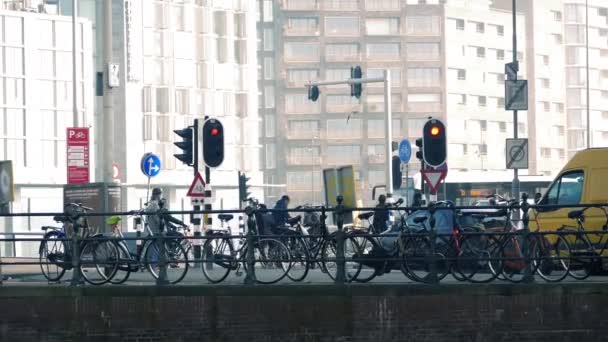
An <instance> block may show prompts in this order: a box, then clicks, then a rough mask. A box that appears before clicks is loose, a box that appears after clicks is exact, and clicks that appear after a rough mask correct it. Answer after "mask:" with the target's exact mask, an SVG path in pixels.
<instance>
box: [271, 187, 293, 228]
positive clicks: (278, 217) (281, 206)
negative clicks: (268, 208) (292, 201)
mask: <svg viewBox="0 0 608 342" xmlns="http://www.w3.org/2000/svg"><path fill="white" fill-rule="evenodd" d="M288 206H289V196H287V195H283V196H282V197H281V199H280V200H278V201H277V203H276V204H275V205H274V208H273V209H275V210H287V207H288ZM272 218H273V219H274V225H275V226H276V227H283V226H285V225H286V224H287V221H288V220H289V219H290V216H289V213H288V212H286V211H273V212H272Z"/></svg>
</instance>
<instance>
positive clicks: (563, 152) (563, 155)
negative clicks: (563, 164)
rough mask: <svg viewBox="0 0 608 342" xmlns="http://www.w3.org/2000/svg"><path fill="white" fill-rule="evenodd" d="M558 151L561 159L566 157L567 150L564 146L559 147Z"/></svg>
mask: <svg viewBox="0 0 608 342" xmlns="http://www.w3.org/2000/svg"><path fill="white" fill-rule="evenodd" d="M557 153H558V155H559V159H565V158H566V151H565V150H564V149H563V148H560V149H558V150H557Z"/></svg>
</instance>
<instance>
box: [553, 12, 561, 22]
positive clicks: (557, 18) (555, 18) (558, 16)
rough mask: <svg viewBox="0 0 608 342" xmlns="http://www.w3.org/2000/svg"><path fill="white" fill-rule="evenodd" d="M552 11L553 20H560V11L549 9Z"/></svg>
mask: <svg viewBox="0 0 608 342" xmlns="http://www.w3.org/2000/svg"><path fill="white" fill-rule="evenodd" d="M551 13H553V20H555V21H562V12H560V11H551Z"/></svg>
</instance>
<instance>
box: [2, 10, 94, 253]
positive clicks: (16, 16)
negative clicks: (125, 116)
mask: <svg viewBox="0 0 608 342" xmlns="http://www.w3.org/2000/svg"><path fill="white" fill-rule="evenodd" d="M0 32H2V33H1V34H0V56H2V58H0V160H12V162H13V174H14V182H15V201H14V202H13V203H12V210H13V212H59V211H61V210H62V209H63V192H62V189H63V184H65V183H66V174H67V172H66V129H67V127H72V125H73V121H74V120H73V119H74V112H73V105H72V104H73V101H72V98H73V97H72V65H73V63H72V43H71V42H72V39H71V34H72V23H71V20H70V19H69V18H65V17H59V16H54V15H47V14H40V13H30V12H25V11H0ZM77 32H78V33H77V36H78V37H80V39H78V41H77V49H78V50H77V61H78V62H77V77H78V86H77V89H78V91H77V105H78V109H77V115H78V118H79V121H80V122H81V123H82V124H83V126H85V127H87V126H92V125H94V99H93V88H92V87H91V85H92V84H93V65H92V63H91V61H92V59H91V58H92V50H93V40H92V35H91V32H92V31H91V23H90V22H89V21H88V20H86V19H79V20H78V22H77ZM92 139H95V137H94V136H93V137H92ZM90 160H91V164H90V165H91V170H94V168H95V154H94V152H93V153H92V154H91V156H90ZM43 223H44V224H49V223H52V222H49V220H48V218H41V217H30V218H26V217H16V218H13V219H10V220H9V219H6V221H5V222H3V224H2V225H0V231H3V232H11V231H12V232H40V226H41V225H42V224H43ZM30 247H32V248H37V246H35V247H34V246H29V245H28V244H23V245H19V248H25V249H27V248H30ZM16 252H17V253H18V254H19V253H21V251H16Z"/></svg>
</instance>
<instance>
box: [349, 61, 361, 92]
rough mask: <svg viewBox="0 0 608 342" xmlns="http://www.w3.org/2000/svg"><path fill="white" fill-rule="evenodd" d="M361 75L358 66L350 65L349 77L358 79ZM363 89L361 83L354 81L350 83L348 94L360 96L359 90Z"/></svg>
mask: <svg viewBox="0 0 608 342" xmlns="http://www.w3.org/2000/svg"><path fill="white" fill-rule="evenodd" d="M362 77H363V72H362V71H361V67H360V66H356V67H354V68H353V67H351V68H350V78H351V79H353V80H354V79H360V78H362ZM362 91H363V85H362V84H361V83H354V84H351V85H350V96H354V97H356V98H358V99H359V98H361V92H362Z"/></svg>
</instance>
